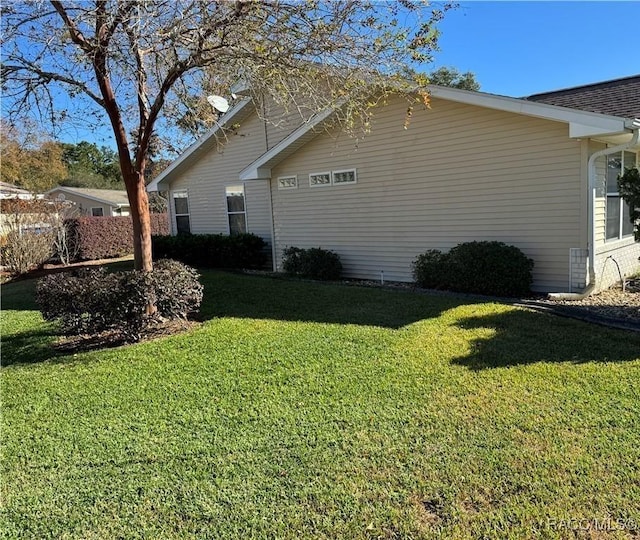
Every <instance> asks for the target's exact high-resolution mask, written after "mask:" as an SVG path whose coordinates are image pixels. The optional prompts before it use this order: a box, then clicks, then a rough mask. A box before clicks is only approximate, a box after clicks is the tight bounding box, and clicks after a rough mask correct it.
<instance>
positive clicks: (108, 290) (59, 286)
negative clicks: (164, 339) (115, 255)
mask: <svg viewBox="0 0 640 540" xmlns="http://www.w3.org/2000/svg"><path fill="white" fill-rule="evenodd" d="M201 301H202V285H200V283H199V282H198V274H197V273H196V272H195V270H193V269H192V268H189V267H187V266H185V265H183V264H181V263H179V262H177V261H165V262H163V263H161V264H159V267H158V268H157V269H154V270H153V271H152V272H140V271H136V270H133V271H129V272H114V273H108V272H107V271H106V270H105V269H104V268H92V269H81V270H78V271H72V272H62V273H58V274H51V275H49V276H46V277H44V278H42V279H41V280H39V281H38V283H37V286H36V302H37V303H38V305H39V307H40V311H41V312H42V316H43V317H44V319H45V320H48V321H57V322H58V323H59V324H60V326H61V330H62V332H63V333H65V334H68V335H79V334H93V333H100V332H104V331H108V330H113V331H116V332H117V333H119V334H120V335H121V336H122V337H123V338H125V339H127V340H130V341H138V340H139V339H140V337H141V336H142V334H143V332H144V330H145V329H146V328H147V327H148V326H149V325H150V324H151V323H152V322H154V321H155V320H156V319H157V318H159V317H165V318H177V317H182V318H185V317H186V316H187V314H188V313H190V312H192V311H196V310H197V309H198V307H199V306H200V303H201ZM150 304H155V305H156V307H157V312H156V313H155V314H153V315H149V314H147V307H148V306H149V305H150Z"/></svg>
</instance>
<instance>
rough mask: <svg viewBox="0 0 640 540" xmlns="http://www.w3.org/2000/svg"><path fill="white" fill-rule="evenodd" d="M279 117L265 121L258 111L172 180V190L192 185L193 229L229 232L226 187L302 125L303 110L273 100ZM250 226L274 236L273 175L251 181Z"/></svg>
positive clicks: (248, 198)
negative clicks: (290, 110)
mask: <svg viewBox="0 0 640 540" xmlns="http://www.w3.org/2000/svg"><path fill="white" fill-rule="evenodd" d="M269 114H270V115H271V117H272V118H273V122H265V121H264V120H263V119H262V118H260V117H258V115H257V114H256V113H255V112H254V113H253V114H252V115H250V116H249V117H248V118H247V119H245V120H243V121H242V122H240V125H239V128H238V130H237V131H236V132H235V133H230V134H229V135H228V137H227V139H226V140H225V139H221V140H220V143H219V145H218V147H217V148H214V149H212V150H210V151H208V152H207V153H206V154H204V155H203V156H201V157H200V158H199V159H197V160H194V162H193V163H192V164H191V166H190V167H188V168H187V169H186V170H185V171H184V172H183V173H182V174H181V175H180V176H179V177H178V178H176V179H175V180H174V181H172V182H171V186H170V189H171V190H172V191H175V190H180V189H186V190H187V191H188V194H189V213H190V220H191V232H193V233H195V234H220V233H221V234H228V232H229V224H228V218H227V207H226V197H225V188H226V186H229V185H239V184H241V182H240V181H239V180H238V178H239V175H240V171H241V170H242V169H244V168H245V167H247V166H248V165H249V164H251V162H253V161H254V160H256V159H257V158H258V157H260V156H261V155H262V154H263V153H264V152H265V151H266V150H267V149H268V148H271V147H273V146H274V145H275V144H277V143H278V142H280V141H281V140H282V139H283V138H284V137H286V136H287V135H288V134H289V133H290V132H291V131H293V130H294V129H295V128H296V127H298V125H299V122H298V120H297V118H299V115H298V116H297V117H296V115H297V113H285V112H284V111H283V110H282V108H280V107H277V106H272V108H271V109H270V110H269ZM245 197H246V209H247V227H248V230H249V232H252V233H254V234H257V235H258V236H261V237H262V238H264V239H265V240H266V241H267V242H268V243H271V242H272V238H271V236H272V224H271V204H270V201H269V185H268V182H267V181H258V182H249V183H245Z"/></svg>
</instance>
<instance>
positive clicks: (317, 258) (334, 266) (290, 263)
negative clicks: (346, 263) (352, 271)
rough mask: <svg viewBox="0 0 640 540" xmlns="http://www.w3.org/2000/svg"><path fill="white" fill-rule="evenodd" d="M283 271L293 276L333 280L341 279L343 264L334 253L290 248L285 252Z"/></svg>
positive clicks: (324, 250)
mask: <svg viewBox="0 0 640 540" xmlns="http://www.w3.org/2000/svg"><path fill="white" fill-rule="evenodd" d="M282 269H283V270H284V271H285V273H287V274H289V275H292V276H299V277H305V278H310V279H321V280H332V279H339V278H340V274H341V273H342V263H341V262H340V256H339V255H338V254H337V253H334V252H333V251H329V250H326V249H322V248H309V249H302V248H297V247H288V248H286V249H285V250H284V252H283V258H282Z"/></svg>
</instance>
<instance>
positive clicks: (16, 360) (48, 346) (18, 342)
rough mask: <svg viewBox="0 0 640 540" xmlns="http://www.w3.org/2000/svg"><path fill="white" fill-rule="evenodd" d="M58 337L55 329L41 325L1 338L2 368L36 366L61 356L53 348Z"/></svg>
mask: <svg viewBox="0 0 640 540" xmlns="http://www.w3.org/2000/svg"><path fill="white" fill-rule="evenodd" d="M57 336H58V334H56V332H55V329H53V328H51V327H49V326H48V325H43V327H42V328H38V329H37V330H25V331H24V332H18V333H16V334H12V335H10V336H8V337H6V336H3V338H2V367H6V366H11V365H13V364H36V363H40V362H45V361H47V360H51V359H53V358H56V357H58V356H62V355H63V354H65V353H63V352H62V351H59V350H58V349H56V348H55V347H54V340H55V338H56V337H57Z"/></svg>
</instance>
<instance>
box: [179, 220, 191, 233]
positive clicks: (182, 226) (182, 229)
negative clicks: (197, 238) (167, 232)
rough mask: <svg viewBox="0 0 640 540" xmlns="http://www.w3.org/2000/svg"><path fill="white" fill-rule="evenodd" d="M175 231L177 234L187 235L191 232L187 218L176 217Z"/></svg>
mask: <svg viewBox="0 0 640 540" xmlns="http://www.w3.org/2000/svg"><path fill="white" fill-rule="evenodd" d="M176 230H177V231H178V234H189V233H190V232H191V224H190V223H189V216H176Z"/></svg>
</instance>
